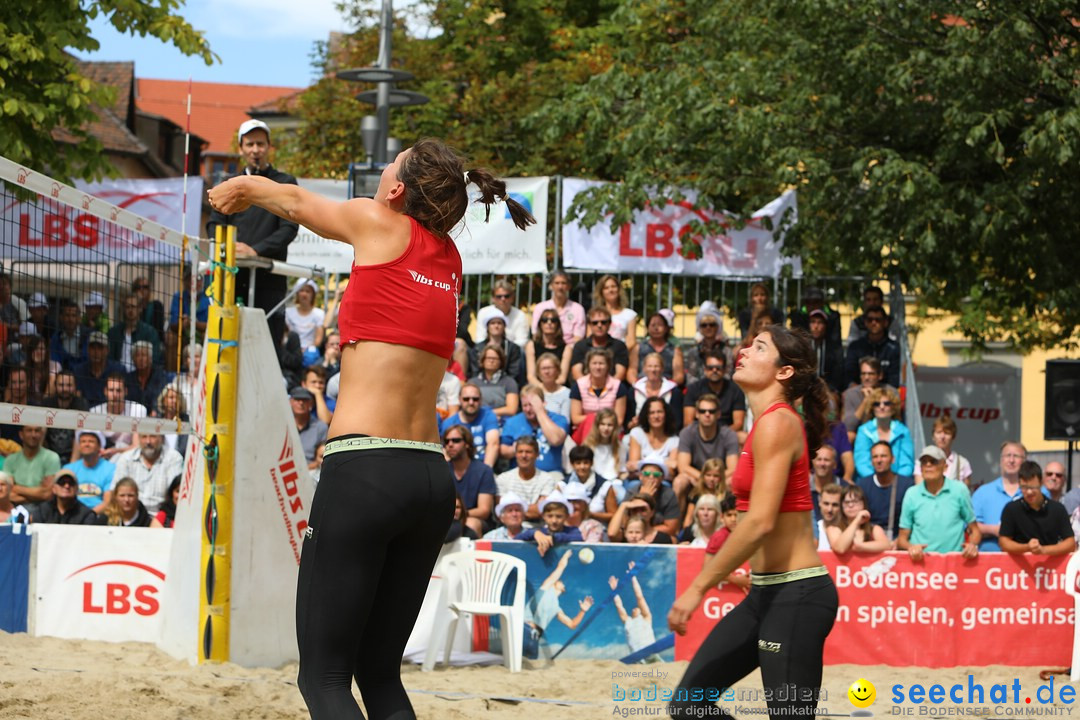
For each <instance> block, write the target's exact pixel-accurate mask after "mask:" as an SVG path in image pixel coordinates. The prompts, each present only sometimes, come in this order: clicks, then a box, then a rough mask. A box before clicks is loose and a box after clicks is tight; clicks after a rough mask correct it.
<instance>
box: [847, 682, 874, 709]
mask: <svg viewBox="0 0 1080 720" xmlns="http://www.w3.org/2000/svg"><path fill="white" fill-rule="evenodd" d="M847 696H848V700H850V701H851V704H852V705H854V706H855V707H857V708H868V707H870V706H871V705H873V704H874V700H876V699H877V690H876V689H875V688H874V683H872V682H870V681H869V680H867V679H866V678H859V679H858V680H856V681H855V682H853V683H851V687H849V688H848V691H847Z"/></svg>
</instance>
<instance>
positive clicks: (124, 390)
mask: <svg viewBox="0 0 1080 720" xmlns="http://www.w3.org/2000/svg"><path fill="white" fill-rule="evenodd" d="M0 179H2V180H4V181H6V182H4V183H3V184H2V185H0V264H2V268H0V352H2V364H0V387H2V388H3V396H2V398H0V399H2V401H3V406H2V407H0V422H3V423H10V424H11V425H15V426H19V425H41V426H44V427H46V428H64V427H67V428H86V429H92V430H100V431H102V432H106V433H111V432H118V431H122V432H127V433H130V432H139V431H142V432H156V433H158V434H160V433H163V432H165V433H168V432H172V433H185V432H188V431H189V430H190V426H188V425H187V416H188V413H189V412H190V410H191V408H192V406H193V404H194V398H193V396H192V389H193V387H194V379H193V378H194V372H192V369H193V368H194V370H196V371H197V368H198V361H199V355H200V354H201V346H202V343H203V334H204V330H205V323H206V312H207V307H208V302H209V299H208V298H207V297H206V296H205V295H204V294H203V292H202V287H201V284H200V279H199V274H198V273H197V272H192V268H193V267H195V265H194V263H195V262H197V260H198V258H199V257H205V255H206V252H207V247H206V244H205V243H202V247H200V241H199V240H198V239H197V236H198V234H199V227H198V225H199V212H200V207H199V206H200V198H201V193H202V180H201V178H192V179H188V180H187V181H186V187H187V194H188V195H190V196H191V201H190V202H188V198H187V197H186V196H185V192H184V185H185V180H184V179H183V178H169V179H164V180H111V181H104V182H100V183H93V184H83V183H80V184H79V186H78V187H73V186H70V185H66V184H64V183H61V182H59V181H57V180H55V179H53V178H50V177H48V176H47V175H44V174H42V173H39V172H35V171H32V170H30V169H28V168H25V167H23V166H21V165H19V164H17V163H15V162H12V161H11V160H8V159H6V158H2V157H0ZM183 231H187V233H191V235H185V233H184V232H183ZM185 282H186V283H187V284H186V285H185ZM192 317H195V322H194V323H192V322H191V318H192ZM94 416H99V417H94ZM150 416H156V417H153V418H151V417H150ZM12 434H13V431H11V430H10V429H8V430H7V431H6V432H5V433H4V435H5V437H8V439H12V438H11V437H10V436H11V435H12ZM15 439H16V441H17V438H15ZM53 441H54V443H55V442H57V441H56V439H55V438H53ZM69 441H70V439H69ZM110 442H111V438H110ZM59 444H60V445H61V447H59V448H53V449H58V450H63V451H66V452H60V455H61V457H62V459H64V460H65V461H66V460H67V459H68V458H69V457H70V447H68V446H67V444H66V443H63V442H60V443H59Z"/></svg>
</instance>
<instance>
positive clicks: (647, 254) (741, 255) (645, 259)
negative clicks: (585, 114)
mask: <svg viewBox="0 0 1080 720" xmlns="http://www.w3.org/2000/svg"><path fill="white" fill-rule="evenodd" d="M599 184H600V183H597V182H593V181H589V180H579V179H575V178H566V179H565V180H563V194H562V197H563V206H562V208H561V210H562V213H563V217H566V214H567V211H568V210H569V209H570V206H571V204H572V203H573V201H574V197H575V196H576V195H578V194H579V193H582V192H584V191H586V190H588V189H589V188H592V187H596V186H598V185H599ZM686 195H687V200H686V201H684V202H681V203H667V204H661V203H659V202H658V203H657V204H656V205H653V206H651V207H649V208H646V209H645V210H641V211H639V212H637V213H635V215H634V220H633V222H632V223H629V224H627V225H623V226H622V227H621V228H619V230H618V232H616V233H612V232H611V227H610V224H609V222H608V220H607V219H606V218H605V219H604V220H602V221H601V222H599V223H598V224H596V225H594V226H592V227H591V228H588V229H586V228H584V227H582V226H581V225H580V224H578V222H577V221H574V222H568V223H566V224H565V225H563V265H564V266H566V267H572V268H581V269H586V270H606V271H615V272H658V273H659V272H663V273H674V274H677V275H718V276H728V277H730V276H738V275H748V276H769V277H776V276H778V275H780V272H781V270H782V269H783V267H784V266H785V265H791V270H792V274H793V277H802V263H801V261H800V260H799V259H798V258H785V257H783V256H782V254H781V249H782V247H783V237H782V235H781V233H780V230H781V228H782V227H784V226H785V225H790V224H794V223H795V221H796V220H797V218H798V207H797V203H796V200H795V192H794V191H792V190H789V191H788V192H785V193H784V194H783V195H781V196H780V197H778V198H776V199H775V200H773V201H772V202H770V203H769V204H768V205H766V206H765V207H763V208H761V209H760V210H758V211H757V212H755V213H754V216H753V217H752V218H751V219H750V220H749V221H747V223H746V224H745V225H744V226H743V227H742V228H741V229H737V228H736V227H735V224H734V223H733V222H732V218H731V217H730V216H729V215H727V214H726V213H724V212H722V211H718V210H694V209H693V207H692V203H693V202H694V200H695V198H696V195H695V194H694V193H689V192H688V193H686ZM695 220H697V221H698V222H702V223H704V222H709V221H715V222H717V223H719V224H720V225H721V226H722V227H723V232H722V234H720V235H713V236H708V237H704V238H702V239H701V240H700V241H699V242H700V245H701V257H700V258H698V257H686V256H685V255H684V254H683V252H682V237H683V235H685V234H686V233H688V232H692V231H693V227H692V225H691V223H692V222H693V221H695ZM766 220H768V221H769V222H766ZM770 225H771V227H772V229H771V230H770V229H769V227H770Z"/></svg>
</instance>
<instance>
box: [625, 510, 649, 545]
mask: <svg viewBox="0 0 1080 720" xmlns="http://www.w3.org/2000/svg"><path fill="white" fill-rule="evenodd" d="M647 531H648V528H647V527H645V520H644V519H643V518H641V517H632V518H630V519H629V520H627V521H626V527H625V528H623V541H624V542H626V543H629V544H631V545H648V544H649V543H648V541H647V540H646V539H645V534H646V532H647Z"/></svg>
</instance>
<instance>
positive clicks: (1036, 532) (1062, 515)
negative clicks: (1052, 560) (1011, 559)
mask: <svg viewBox="0 0 1080 720" xmlns="http://www.w3.org/2000/svg"><path fill="white" fill-rule="evenodd" d="M1018 474H1019V476H1020V493H1021V494H1020V497H1018V498H1017V499H1015V500H1013V501H1011V502H1009V503H1008V504H1006V505H1005V508H1004V509H1003V510H1002V511H1001V527H1000V529H999V530H998V543H999V544H1000V545H1001V549H1002V550H1004V551H1005V552H1007V553H1032V554H1034V555H1068V554H1069V553H1071V552H1072V551H1073V550H1075V549H1076V538H1074V537H1073V531H1072V525H1071V524H1070V523H1069V516H1068V514H1067V513H1066V512H1065V506H1064V505H1062V504H1061V503H1059V502H1057V501H1056V500H1051V499H1050V498H1048V497H1046V496H1045V495H1043V487H1042V475H1043V474H1042V468H1041V467H1039V464H1038V463H1036V462H1032V461H1031V460H1025V461H1024V462H1023V463H1021V464H1020V471H1019V473H1018Z"/></svg>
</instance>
